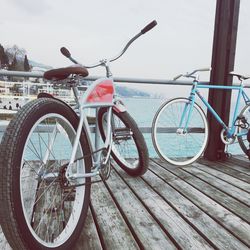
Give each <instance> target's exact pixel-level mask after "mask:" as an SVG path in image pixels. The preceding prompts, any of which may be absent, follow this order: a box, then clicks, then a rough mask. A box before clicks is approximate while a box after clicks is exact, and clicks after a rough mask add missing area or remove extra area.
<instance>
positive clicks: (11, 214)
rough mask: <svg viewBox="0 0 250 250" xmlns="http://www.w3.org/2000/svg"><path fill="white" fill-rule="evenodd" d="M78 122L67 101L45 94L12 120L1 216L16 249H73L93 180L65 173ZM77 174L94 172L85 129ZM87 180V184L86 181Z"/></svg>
mask: <svg viewBox="0 0 250 250" xmlns="http://www.w3.org/2000/svg"><path fill="white" fill-rule="evenodd" d="M77 125H78V117H77V115H76V114H75V113H74V112H73V111H72V110H71V108H69V107H68V106H67V105H66V104H64V103H63V102H60V101H57V100H55V99H50V98H41V99H37V100H34V101H32V102H30V103H28V104H27V105H25V106H24V107H23V108H22V109H21V110H20V111H19V112H18V114H17V115H16V117H15V118H14V119H13V120H12V121H11V122H10V124H9V126H8V127H7V129H6V132H5V134H4V136H3V139H2V144H1V153H0V187H1V189H0V200H1V206H0V215H1V226H2V229H3V231H4V234H5V236H6V238H7V240H8V241H9V244H10V245H11V247H12V248H13V249H50V250H51V249H71V247H72V245H74V244H75V242H76V240H77V238H78V236H79V235H80V233H81V231H82V227H83V223H84V220H85V218H86V216H87V210H88V205H89V201H90V179H88V178H87V179H81V180H80V179H77V180H76V181H74V182H72V183H71V181H68V179H67V177H66V170H67V166H68V162H69V159H70V156H71V153H72V147H73V143H74V139H75V136H76V129H77ZM76 158H77V159H79V160H76V161H75V162H74V163H73V164H72V166H71V167H72V172H73V174H74V173H81V174H84V173H89V172H90V169H91V164H92V162H91V158H90V149H89V145H88V142H87V138H86V135H85V134H84V132H83V133H82V135H81V138H80V142H79V144H78V146H77V153H76ZM84 184H85V185H84Z"/></svg>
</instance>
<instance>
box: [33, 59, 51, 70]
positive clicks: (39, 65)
mask: <svg viewBox="0 0 250 250" xmlns="http://www.w3.org/2000/svg"><path fill="white" fill-rule="evenodd" d="M29 64H30V65H31V66H32V67H33V68H35V67H36V68H41V69H45V70H49V69H52V67H51V66H48V65H45V64H43V63H38V62H35V61H32V60H29Z"/></svg>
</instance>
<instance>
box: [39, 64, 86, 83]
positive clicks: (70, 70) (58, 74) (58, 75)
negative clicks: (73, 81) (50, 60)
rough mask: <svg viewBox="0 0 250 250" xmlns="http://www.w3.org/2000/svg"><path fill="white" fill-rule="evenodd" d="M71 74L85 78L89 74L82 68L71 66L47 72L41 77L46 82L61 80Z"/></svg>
mask: <svg viewBox="0 0 250 250" xmlns="http://www.w3.org/2000/svg"><path fill="white" fill-rule="evenodd" d="M72 74H74V75H81V76H83V77H85V76H88V74H89V72H88V70H87V69H86V68H84V67H82V66H76V67H75V66H72V67H66V68H58V69H51V70H48V71H46V72H45V73H44V75H43V77H44V78H45V79H47V80H63V79H65V78H67V77H68V76H69V75H72Z"/></svg>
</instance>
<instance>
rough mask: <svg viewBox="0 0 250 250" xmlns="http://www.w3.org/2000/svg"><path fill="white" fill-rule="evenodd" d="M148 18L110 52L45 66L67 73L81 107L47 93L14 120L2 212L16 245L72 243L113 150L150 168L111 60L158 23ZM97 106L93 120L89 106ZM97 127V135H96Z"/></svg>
mask: <svg viewBox="0 0 250 250" xmlns="http://www.w3.org/2000/svg"><path fill="white" fill-rule="evenodd" d="M156 24H157V23H156V21H153V22H151V23H150V24H149V25H147V26H146V27H145V28H144V29H142V30H141V32H140V33H139V34H137V35H136V36H135V37H133V38H132V39H131V40H130V41H129V42H128V43H127V44H126V46H125V48H124V49H123V50H122V51H121V53H120V54H119V55H118V56H116V57H114V58H111V59H104V60H101V61H99V62H98V63H96V64H93V65H90V66H82V65H80V64H78V62H77V61H76V60H75V59H73V58H72V57H71V55H70V52H69V51H68V50H67V49H66V48H62V49H61V52H62V53H63V54H64V55H65V56H66V57H68V58H69V59H70V60H71V61H73V62H74V63H76V64H77V65H76V66H74V67H67V68H60V69H53V70H50V71H47V72H45V74H44V78H45V79H47V80H52V81H53V82H54V83H55V84H57V83H58V80H62V79H67V83H66V84H67V85H68V86H70V87H71V88H72V89H73V92H74V95H75V102H76V107H75V109H74V110H73V109H72V108H71V107H70V106H68V105H67V104H66V103H65V102H63V101H61V100H58V99H56V98H54V97H53V96H51V95H49V94H46V93H43V94H40V95H38V99H36V100H34V101H31V102H29V103H28V104H27V105H25V106H24V107H23V108H22V109H21V110H20V111H19V112H18V113H17V115H16V116H15V118H14V119H13V120H12V121H11V122H10V123H9V125H8V127H7V129H6V131H5V134H4V136H3V139H2V143H1V152H0V171H1V172H0V185H1V186H0V188H1V189H0V200H1V206H0V216H1V226H2V229H3V232H4V234H5V236H6V238H7V240H8V242H9V244H10V245H11V247H12V248H13V249H32V250H34V249H71V247H72V246H73V245H74V244H75V242H76V240H77V238H78V237H79V235H80V233H81V231H82V228H83V224H84V221H85V219H86V216H87V210H88V206H89V202H90V186H91V183H92V181H91V177H93V176H96V175H100V176H101V179H102V180H105V179H107V178H108V177H109V174H110V169H111V167H110V155H112V157H113V159H114V160H115V161H116V163H117V164H118V165H119V166H120V167H121V168H123V169H124V170H125V171H126V172H127V173H128V174H129V175H131V176H140V175H142V174H144V173H145V172H146V170H147V168H148V161H149V159H148V150H147V146H146V143H145V140H144V138H143V135H142V134H141V132H140V130H139V129H138V127H137V125H136V123H135V121H134V120H133V119H132V117H131V116H130V115H129V114H128V112H127V111H126V108H125V106H124V104H123V103H122V101H121V100H120V99H119V98H118V97H117V96H116V95H115V89H114V83H113V78H112V74H111V71H110V63H111V62H113V61H115V60H117V59H118V58H119V57H121V56H122V55H123V54H124V53H125V51H126V50H127V49H128V47H129V46H130V45H131V43H132V42H133V41H135V40H136V39H137V38H138V37H140V36H141V35H142V34H144V33H146V32H147V31H149V30H150V29H152V28H153V27H154V26H155V25H156ZM98 66H103V67H104V68H105V69H106V77H104V78H101V79H98V80H96V81H95V82H94V83H93V84H92V85H91V86H90V87H89V88H88V89H87V91H86V92H85V93H84V94H83V95H81V94H80V93H79V91H78V88H77V86H78V85H79V83H80V81H81V79H82V77H86V76H87V75H88V71H87V68H93V67H98ZM90 107H91V108H96V118H95V126H94V127H91V126H90V125H89V123H88V119H87V115H86V108H90ZM93 132H94V134H95V140H93Z"/></svg>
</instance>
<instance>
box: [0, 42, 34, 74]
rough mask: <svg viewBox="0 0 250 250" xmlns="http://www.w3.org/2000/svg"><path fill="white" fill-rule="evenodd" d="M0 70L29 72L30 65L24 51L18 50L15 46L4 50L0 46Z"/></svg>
mask: <svg viewBox="0 0 250 250" xmlns="http://www.w3.org/2000/svg"><path fill="white" fill-rule="evenodd" d="M0 69H7V70H14V71H30V70H31V65H30V64H29V60H28V57H27V54H26V51H25V49H22V48H19V47H18V46H17V45H14V46H12V47H8V48H6V49H5V48H4V47H3V46H2V45H1V44H0Z"/></svg>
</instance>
